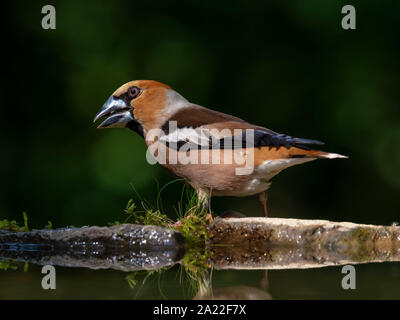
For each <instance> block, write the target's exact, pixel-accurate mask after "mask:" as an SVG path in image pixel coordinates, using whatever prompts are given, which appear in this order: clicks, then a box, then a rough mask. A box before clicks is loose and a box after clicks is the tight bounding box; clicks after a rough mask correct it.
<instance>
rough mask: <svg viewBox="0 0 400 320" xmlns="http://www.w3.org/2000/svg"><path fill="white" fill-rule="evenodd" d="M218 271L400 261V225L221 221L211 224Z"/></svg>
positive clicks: (210, 245) (211, 246)
mask: <svg viewBox="0 0 400 320" xmlns="http://www.w3.org/2000/svg"><path fill="white" fill-rule="evenodd" d="M209 232H210V239H209V242H208V248H209V250H210V264H211V266H212V267H215V268H217V269H304V268H317V267H324V266H330V265H341V264H357V263H367V262H383V261H400V228H399V227H398V226H388V227H385V226H373V225H362V224H354V223H336V222H330V221H325V220H299V219H278V218H242V219H235V218H234V219H216V220H215V221H214V223H213V224H212V225H211V226H210V228H209Z"/></svg>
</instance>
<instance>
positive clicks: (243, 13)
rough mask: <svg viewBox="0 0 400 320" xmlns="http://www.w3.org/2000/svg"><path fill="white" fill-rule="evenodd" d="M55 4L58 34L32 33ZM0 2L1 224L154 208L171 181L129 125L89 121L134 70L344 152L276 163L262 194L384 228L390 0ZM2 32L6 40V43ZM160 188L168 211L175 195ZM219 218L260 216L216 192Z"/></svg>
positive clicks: (393, 167) (392, 123)
mask: <svg viewBox="0 0 400 320" xmlns="http://www.w3.org/2000/svg"><path fill="white" fill-rule="evenodd" d="M45 4H53V5H54V6H55V7H56V10H57V16H56V17H57V25H56V26H57V29H56V30H43V29H42V28H41V19H42V17H43V15H42V14H41V8H42V6H43V5H45ZM345 4H348V2H344V1H318V0H312V1H311V0H310V1H291V2H283V1H274V2H273V3H272V2H267V1H244V0H243V1H163V2H159V3H157V4H156V3H153V2H152V1H128V0H115V1H79V2H78V1H55V0H53V1H46V2H42V1H14V2H11V1H7V2H6V3H3V6H5V7H4V8H3V12H5V14H4V17H3V19H2V22H3V24H5V25H4V26H3V28H2V30H3V32H5V33H6V34H5V35H4V38H3V49H2V51H3V54H5V55H6V58H3V59H2V64H3V68H2V69H3V72H2V77H3V81H2V86H1V90H2V95H1V96H2V103H1V112H2V113H1V116H2V125H1V128H0V130H1V135H0V142H1V146H2V148H1V157H0V172H1V175H0V176H1V192H0V219H4V218H7V219H10V218H14V219H18V220H21V219H22V218H21V212H22V211H23V210H25V211H27V212H28V215H29V218H30V222H31V225H33V226H35V227H42V226H44V225H45V224H46V223H47V221H48V220H51V221H52V222H53V225H54V226H55V227H62V226H66V225H75V226H80V225H104V224H106V223H107V222H110V221H114V220H121V217H122V211H123V209H124V207H125V204H126V202H127V201H128V199H129V198H130V197H132V196H133V191H132V188H131V186H130V183H132V184H133V185H134V186H135V188H136V189H137V190H138V192H139V193H140V194H141V195H142V196H143V197H144V198H147V199H149V200H150V201H151V202H153V203H155V197H156V195H157V182H156V181H158V183H159V184H160V185H161V186H162V185H164V184H166V183H167V182H169V181H171V180H172V179H174V178H173V177H172V176H170V175H169V174H168V173H167V172H165V171H164V170H163V169H162V168H161V167H159V166H151V165H149V164H148V163H147V162H146V160H145V145H144V142H143V141H142V139H141V138H140V137H139V136H138V135H136V134H135V133H133V132H131V131H129V130H128V129H123V130H122V129H119V130H96V126H95V125H94V124H92V119H93V117H94V115H95V113H96V112H97V111H98V109H99V108H100V107H101V106H102V104H103V103H104V102H105V100H106V99H107V98H108V97H109V95H110V94H111V93H112V92H113V91H114V90H115V89H116V88H118V87H119V86H120V85H122V84H123V83H125V82H127V81H130V80H134V79H154V80H158V81H161V82H164V83H167V84H169V85H171V86H172V87H173V88H174V89H176V90H177V91H178V92H180V93H181V94H182V95H184V96H185V97H186V98H188V99H189V100H190V101H192V102H194V103H198V104H201V105H204V106H207V107H210V108H213V109H215V110H219V111H223V112H228V113H231V114H234V115H236V116H239V117H242V118H244V119H246V120H248V121H250V122H253V123H256V124H259V125H262V126H266V127H268V128H271V129H272V130H275V131H278V132H281V133H285V134H289V135H293V136H297V137H304V138H312V139H318V140H322V141H325V142H326V146H324V148H325V150H327V151H331V152H338V153H342V154H345V155H349V156H350V159H348V160H332V161H323V160H319V161H315V162H311V163H308V164H305V165H302V166H297V167H293V168H290V169H288V170H286V171H284V172H283V173H281V174H280V175H278V176H277V177H276V178H275V179H274V183H273V185H272V188H271V190H270V191H269V212H270V215H271V216H274V217H276V216H278V217H295V218H308V219H311V218H312V219H315V218H318V219H330V220H347V221H353V222H361V223H376V224H390V223H392V222H393V221H398V220H399V212H400V210H399V209H400V202H399V192H400V148H399V146H400V121H399V120H400V106H399V98H400V90H399V89H398V88H399V72H400V68H399V67H400V61H399V49H400V41H399V39H400V37H399V30H400V28H399V27H400V20H399V18H398V17H399V14H400V2H399V1H394V0H393V1H388V0H385V1H379V2H374V1H351V4H353V5H354V6H355V7H356V11H357V29H356V30H347V31H346V30H343V29H342V28H341V19H342V14H341V8H342V6H343V5H345ZM5 39H7V40H6V41H5ZM181 189H182V185H181V184H180V183H174V184H171V185H170V186H168V187H167V188H166V189H165V191H164V192H163V194H162V199H163V201H164V203H165V207H166V208H167V211H168V212H169V213H171V215H172V216H173V215H174V210H173V206H174V205H175V206H176V204H177V202H178V201H179V198H180V191H181ZM212 205H213V209H214V210H215V211H216V212H217V213H218V212H222V211H224V210H226V209H234V210H237V211H241V212H244V213H246V214H248V215H254V216H259V215H261V214H262V211H261V208H260V206H259V203H258V201H257V199H256V197H249V198H214V199H213V201H212Z"/></svg>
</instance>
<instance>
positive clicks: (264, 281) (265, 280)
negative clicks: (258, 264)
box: [260, 270, 269, 291]
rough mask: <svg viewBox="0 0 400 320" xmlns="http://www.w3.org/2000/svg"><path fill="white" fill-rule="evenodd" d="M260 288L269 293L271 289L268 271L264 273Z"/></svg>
mask: <svg viewBox="0 0 400 320" xmlns="http://www.w3.org/2000/svg"><path fill="white" fill-rule="evenodd" d="M260 287H261V289H264V291H268V289H269V281H268V270H264V271H263V275H262V278H261V281H260Z"/></svg>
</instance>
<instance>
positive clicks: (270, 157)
mask: <svg viewBox="0 0 400 320" xmlns="http://www.w3.org/2000/svg"><path fill="white" fill-rule="evenodd" d="M100 118H105V119H104V121H103V122H102V123H101V124H100V125H99V126H98V128H120V127H127V128H129V129H131V130H133V131H135V132H137V133H138V134H139V135H140V136H142V137H143V138H144V139H145V141H146V144H147V147H148V149H147V152H148V155H147V156H148V158H147V159H148V160H149V161H154V162H158V163H160V164H161V165H162V166H164V167H165V168H167V169H168V170H170V171H172V172H173V173H174V174H175V175H177V176H179V177H182V178H184V179H185V180H186V181H187V183H188V184H190V185H191V186H192V187H193V188H194V189H195V190H196V191H197V194H198V198H199V204H201V205H202V206H203V207H207V206H209V200H210V197H211V196H235V197H244V196H250V195H256V194H257V195H259V199H260V201H261V204H262V207H263V211H264V215H265V216H266V215H267V203H266V201H267V197H266V190H267V189H268V188H269V186H270V180H271V178H272V177H274V176H275V175H276V174H278V173H279V172H281V171H282V170H283V169H286V168H288V167H291V166H293V165H296V164H301V163H304V162H308V161H312V160H315V159H318V158H326V159H334V158H346V157H345V156H342V155H340V154H336V153H329V152H323V151H319V150H314V149H312V148H310V147H308V145H321V144H323V143H322V142H319V141H316V140H310V139H301V138H293V137H290V136H287V135H284V134H279V133H276V132H274V131H271V130H269V129H266V128H263V127H259V126H257V125H253V124H250V123H248V122H246V121H244V120H242V119H239V118H237V117H234V116H231V115H228V114H225V113H221V112H218V111H214V110H211V109H207V108H204V107H202V106H199V105H196V104H193V103H191V102H189V101H188V100H186V99H185V98H184V97H183V96H181V95H180V94H179V93H178V92H176V91H174V90H173V89H172V88H171V87H169V86H168V85H165V84H163V83H160V82H157V81H153V80H137V81H131V82H128V83H126V84H124V85H122V86H121V87H120V88H119V89H117V90H116V91H115V92H114V93H113V94H112V95H111V96H110V97H109V98H108V100H107V101H106V103H105V104H104V105H103V107H102V108H101V109H100V111H99V112H98V113H97V115H96V116H95V118H94V122H95V121H97V120H98V119H100Z"/></svg>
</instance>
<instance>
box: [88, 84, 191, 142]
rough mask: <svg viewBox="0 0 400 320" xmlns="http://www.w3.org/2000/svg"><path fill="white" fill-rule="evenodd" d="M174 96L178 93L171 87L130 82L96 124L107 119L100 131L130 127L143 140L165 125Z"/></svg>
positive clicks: (112, 98)
mask: <svg viewBox="0 0 400 320" xmlns="http://www.w3.org/2000/svg"><path fill="white" fill-rule="evenodd" d="M171 92H172V93H175V91H173V90H172V89H171V87H169V86H168V85H165V84H163V83H161V82H158V81H154V80H135V81H130V82H128V83H125V84H124V85H122V86H121V87H120V88H118V89H117V90H116V91H115V92H114V93H113V94H112V95H111V96H110V97H109V98H108V100H107V101H106V103H105V104H104V105H103V107H102V108H101V109H100V111H99V112H98V113H97V114H96V116H95V118H94V122H95V121H97V120H98V119H100V118H104V117H107V118H106V119H105V120H104V121H103V122H102V123H101V124H100V125H99V126H98V128H121V127H127V128H129V129H131V130H134V131H136V132H138V133H139V134H140V135H142V136H143V134H144V132H146V131H148V130H150V129H152V128H157V127H159V126H161V125H162V123H161V122H163V121H164V119H163V118H164V117H163V113H164V110H165V108H166V107H167V106H168V104H169V100H170V99H169V97H170V96H171ZM175 94H176V95H178V94H177V93H175ZM182 98H183V97H182ZM183 99H184V98H183Z"/></svg>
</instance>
